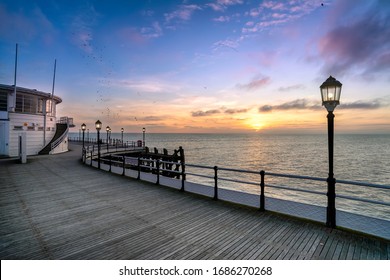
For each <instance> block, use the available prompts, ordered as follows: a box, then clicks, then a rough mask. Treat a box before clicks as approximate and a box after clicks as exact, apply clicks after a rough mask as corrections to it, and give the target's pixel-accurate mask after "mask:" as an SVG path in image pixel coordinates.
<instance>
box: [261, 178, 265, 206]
mask: <svg viewBox="0 0 390 280" xmlns="http://www.w3.org/2000/svg"><path fill="white" fill-rule="evenodd" d="M264 177H265V171H264V170H261V171H260V211H264V210H265V196H264V187H265V184H264Z"/></svg>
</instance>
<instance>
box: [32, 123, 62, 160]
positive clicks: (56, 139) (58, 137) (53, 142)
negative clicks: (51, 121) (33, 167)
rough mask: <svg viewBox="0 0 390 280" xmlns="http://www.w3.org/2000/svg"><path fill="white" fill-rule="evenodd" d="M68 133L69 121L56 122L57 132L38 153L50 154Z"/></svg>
mask: <svg viewBox="0 0 390 280" xmlns="http://www.w3.org/2000/svg"><path fill="white" fill-rule="evenodd" d="M67 133H68V124H67V123H57V124H56V133H55V134H54V137H53V139H51V141H50V142H49V143H48V144H47V145H46V146H45V147H44V148H43V149H42V150H41V151H40V152H39V153H38V154H40V155H48V154H49V153H50V151H51V150H53V149H54V148H55V147H57V146H58V144H60V143H61V142H62V141H61V139H63V138H64V137H65V136H66V134H67Z"/></svg>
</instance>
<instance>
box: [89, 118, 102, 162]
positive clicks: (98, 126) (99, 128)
mask: <svg viewBox="0 0 390 280" xmlns="http://www.w3.org/2000/svg"><path fill="white" fill-rule="evenodd" d="M95 127H96V131H97V142H98V168H99V169H100V130H101V129H102V123H101V121H99V120H97V121H96V122H95ZM91 160H92V159H91Z"/></svg>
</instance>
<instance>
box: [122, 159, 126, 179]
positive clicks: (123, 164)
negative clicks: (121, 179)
mask: <svg viewBox="0 0 390 280" xmlns="http://www.w3.org/2000/svg"><path fill="white" fill-rule="evenodd" d="M122 166H123V171H122V176H125V169H126V156H123V162H122Z"/></svg>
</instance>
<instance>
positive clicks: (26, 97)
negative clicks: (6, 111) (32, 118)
mask: <svg viewBox="0 0 390 280" xmlns="http://www.w3.org/2000/svg"><path fill="white" fill-rule="evenodd" d="M44 103H45V102H44V99H43V98H40V97H39V96H35V95H30V94H22V93H17V94H16V108H15V112H19V113H30V114H42V113H43V106H44Z"/></svg>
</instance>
